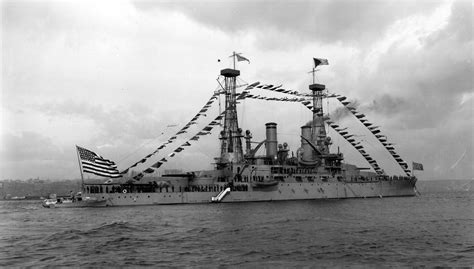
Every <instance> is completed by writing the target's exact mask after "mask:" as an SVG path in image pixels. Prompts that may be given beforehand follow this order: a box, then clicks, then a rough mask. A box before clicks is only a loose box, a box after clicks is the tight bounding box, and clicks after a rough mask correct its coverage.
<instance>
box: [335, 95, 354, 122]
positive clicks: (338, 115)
mask: <svg viewBox="0 0 474 269" xmlns="http://www.w3.org/2000/svg"><path fill="white" fill-rule="evenodd" d="M349 102H350V104H349V106H350V107H353V108H355V109H357V108H358V107H359V106H360V105H359V101H357V100H350V101H349ZM351 114H352V113H351V112H350V111H349V109H347V108H346V107H345V106H342V107H338V108H337V109H336V110H334V111H332V112H331V113H330V115H329V116H330V118H331V120H332V121H340V120H342V119H345V118H347V117H348V116H350V115H351Z"/></svg>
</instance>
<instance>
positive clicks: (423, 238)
mask: <svg viewBox="0 0 474 269" xmlns="http://www.w3.org/2000/svg"><path fill="white" fill-rule="evenodd" d="M436 184H439V183H437V182H434V183H432V182H430V183H420V184H419V185H420V186H419V189H420V191H421V192H422V196H420V197H408V198H382V199H380V198H374V199H352V200H326V201H288V202H262V203H242V204H207V205H172V206H168V205H167V206H143V207H118V208H77V209H58V208H56V209H44V208H42V207H41V205H40V202H39V201H21V202H8V201H0V266H3V267H12V266H13V267H28V266H31V267H42V266H44V267H46V266H58V267H64V266H81V267H103V266H109V267H112V266H114V267H115V266H125V267H135V266H137V265H148V266H155V267H156V266H162V267H183V266H184V267H217V266H232V267H262V266H263V267H317V266H325V267H334V266H336V267H340V266H351V267H367V266H369V267H390V266H395V267H399V266H422V265H426V266H473V265H474V189H473V190H470V191H467V190H465V189H463V188H461V189H455V188H449V184H448V185H446V184H445V186H441V187H439V186H437V185H436ZM455 184H456V183H455ZM468 184H469V185H474V184H472V182H470V183H468ZM423 185H424V186H423ZM458 185H459V184H458ZM446 186H448V188H447V187H446Z"/></svg>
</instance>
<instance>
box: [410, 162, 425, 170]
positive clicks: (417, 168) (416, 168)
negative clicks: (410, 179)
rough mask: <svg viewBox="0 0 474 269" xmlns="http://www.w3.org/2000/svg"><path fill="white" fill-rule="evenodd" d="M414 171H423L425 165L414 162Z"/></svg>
mask: <svg viewBox="0 0 474 269" xmlns="http://www.w3.org/2000/svg"><path fill="white" fill-rule="evenodd" d="M412 166H413V170H420V171H423V164H421V163H416V162H412Z"/></svg>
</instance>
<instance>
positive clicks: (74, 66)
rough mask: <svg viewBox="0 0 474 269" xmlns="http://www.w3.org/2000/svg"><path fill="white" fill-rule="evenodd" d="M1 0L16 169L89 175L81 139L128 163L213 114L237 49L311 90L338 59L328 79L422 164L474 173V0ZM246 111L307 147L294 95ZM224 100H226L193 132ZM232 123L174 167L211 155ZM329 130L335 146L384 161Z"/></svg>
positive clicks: (375, 149)
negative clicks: (202, 113) (81, 161)
mask: <svg viewBox="0 0 474 269" xmlns="http://www.w3.org/2000/svg"><path fill="white" fill-rule="evenodd" d="M1 10H2V13H1V14H2V16H1V17H2V24H1V27H2V28H1V29H2V30H1V52H2V53H1V63H2V64H1V95H0V100H1V118H0V143H1V147H0V180H1V179H28V178H38V177H39V178H41V179H53V180H56V179H75V178H80V173H79V168H78V160H77V154H76V148H75V145H80V146H82V147H85V148H88V149H90V150H92V151H94V152H96V153H98V154H100V155H102V156H104V157H105V158H108V159H111V160H114V161H115V162H117V164H118V166H119V168H120V169H125V168H127V167H128V166H130V165H131V164H133V163H134V162H136V161H138V160H140V159H141V158H142V157H144V156H146V155H147V154H148V153H150V152H152V151H154V149H155V148H157V147H158V146H159V145H160V144H161V143H163V142H164V141H166V140H167V139H168V138H169V137H170V136H172V135H173V134H174V133H175V132H176V131H177V130H179V128H180V127H181V126H184V125H185V124H186V123H187V122H188V121H189V120H190V119H191V118H192V117H193V116H194V115H195V114H196V113H197V112H198V111H199V109H200V108H201V107H202V106H203V105H204V104H205V103H206V101H207V100H208V99H209V98H210V96H211V95H212V94H213V92H214V91H215V90H216V89H218V87H219V86H218V83H217V81H216V79H217V78H218V76H219V72H220V70H221V69H223V68H228V67H230V66H231V58H229V55H231V54H232V52H234V51H236V52H239V53H242V55H243V56H245V57H246V58H248V59H249V60H250V63H247V62H239V63H238V64H237V69H239V70H240V71H241V76H240V80H239V83H241V84H245V83H253V82H256V81H259V82H261V83H267V84H274V85H280V84H282V85H283V87H284V88H286V89H291V90H298V91H301V92H308V85H309V84H310V83H311V76H310V74H308V71H310V70H311V68H312V67H313V66H312V65H313V61H312V58H313V57H318V58H326V59H328V61H329V65H327V66H321V67H320V68H319V71H318V72H317V76H316V79H317V82H318V83H322V84H325V85H326V87H327V89H328V91H329V92H330V93H336V94H342V95H344V96H347V97H348V99H349V100H351V101H352V102H354V103H356V104H357V109H358V111H360V112H361V113H364V114H365V115H366V116H367V118H368V119H369V120H370V121H371V122H373V123H375V124H377V125H378V126H380V127H381V130H382V132H383V133H384V134H386V135H387V137H388V140H389V141H390V142H392V143H394V144H395V145H396V150H397V152H398V153H399V154H400V155H401V156H402V158H403V159H404V160H405V161H407V162H408V163H410V164H411V162H412V161H415V162H419V163H422V164H423V165H424V171H417V172H416V175H417V176H418V177H419V178H420V179H427V180H431V179H472V178H473V177H474V173H473V164H474V158H473V144H474V134H473V129H474V120H473V109H474V90H473V79H472V78H473V74H474V72H473V62H472V59H473V33H472V29H473V3H472V2H471V1H463V0H457V1H456V0H455V1H452V0H447V1H437V0H436V1H434V0H425V1H408V0H402V1H399V0H397V1H391V0H386V1H380V0H377V1H376V0H362V1H355V0H335V1H329V0H317V1H304V0H298V1H281V0H279V1H277V0H256V1H48V0H44V1H24V0H22V1H8V0H7V1H2V2H1ZM218 59H220V60H221V61H218ZM255 93H256V94H260V95H266V96H277V95H275V94H274V93H271V92H265V91H260V92H259V91H257V90H255ZM279 97H283V96H279ZM325 109H326V111H327V112H329V115H330V117H331V118H332V119H333V121H335V122H336V123H338V124H340V125H341V126H347V127H348V128H349V130H350V131H351V132H352V133H354V134H356V135H357V137H358V138H359V139H360V140H361V141H362V142H363V143H364V145H365V147H366V149H367V151H368V152H369V153H370V154H371V155H372V156H374V157H375V158H376V159H377V160H378V162H379V165H380V166H381V167H382V168H383V169H384V170H385V171H386V172H387V173H389V174H402V170H401V169H400V168H399V167H398V166H397V165H396V163H395V162H394V160H393V159H391V157H390V155H389V154H388V153H387V152H386V151H385V150H384V148H383V147H382V146H381V145H380V144H379V143H378V142H377V141H376V140H375V139H374V138H373V137H372V136H371V135H370V133H369V132H367V130H365V129H364V128H363V126H362V125H361V124H360V123H358V122H357V121H356V120H355V118H354V117H353V116H352V115H351V114H348V113H347V111H345V110H344V108H343V107H342V106H341V104H339V103H338V102H337V100H332V99H331V100H328V101H325ZM238 110H239V124H240V126H241V127H242V128H243V129H244V130H247V129H250V130H251V131H252V133H253V136H254V140H255V141H262V140H264V135H265V126H264V124H265V123H266V122H276V123H277V124H278V139H279V142H287V143H288V144H289V145H290V150H292V151H295V152H296V150H297V149H298V147H299V143H300V138H299V132H300V127H301V126H302V125H304V124H305V123H306V122H308V121H309V120H310V119H311V114H310V113H309V111H307V110H306V108H304V107H303V106H301V105H298V104H293V103H274V102H268V101H262V100H245V101H242V102H241V104H239V107H238ZM218 111H219V106H218V102H216V103H215V105H214V107H213V108H212V109H211V110H210V111H209V113H208V114H209V115H207V117H204V118H202V119H200V121H199V124H198V126H196V127H193V128H194V129H192V128H191V129H190V131H189V132H188V133H187V134H185V135H184V136H183V137H182V138H180V140H179V141H178V143H179V142H180V141H186V139H187V138H190V137H191V136H193V135H194V134H195V132H197V131H199V129H200V128H202V127H204V126H205V125H206V124H207V123H208V122H209V121H211V120H212V119H213V117H214V115H217V113H218ZM175 125H176V126H175ZM217 133H218V131H214V133H213V134H212V135H209V136H206V137H203V138H202V139H201V140H200V141H199V143H195V144H193V145H192V146H191V147H189V148H186V150H185V151H183V152H181V153H180V154H178V155H177V156H176V157H174V158H172V159H170V161H169V162H168V163H166V164H165V165H164V166H163V167H162V169H182V170H184V171H188V170H199V169H209V168H211V167H212V165H211V163H212V162H213V158H214V157H216V156H218V154H219V143H218V140H217ZM329 135H330V136H331V137H332V138H333V139H332V140H333V142H334V145H333V146H332V150H333V151H337V147H339V149H340V150H341V151H342V152H343V153H344V156H345V158H346V161H347V162H349V163H354V164H357V165H359V166H361V167H368V164H367V163H365V161H364V160H363V158H362V157H361V156H360V155H358V153H357V152H356V151H355V150H354V149H352V148H351V147H350V146H349V145H348V144H347V143H346V142H345V141H343V139H341V138H340V137H338V134H337V133H335V132H334V131H331V130H330V131H329ZM178 143H177V144H176V146H178ZM169 149H171V150H172V149H174V147H172V146H171V147H169ZM167 153H169V152H167V151H166V150H165V151H163V152H162V153H161V152H160V153H159V154H158V155H157V156H155V157H154V158H152V159H151V160H150V161H151V162H150V163H146V164H144V165H143V166H139V167H138V168H139V169H138V170H140V169H146V168H147V164H152V162H153V161H156V160H159V159H160V158H162V157H164V156H166V154H167ZM410 166H411V165H410ZM87 177H92V176H87Z"/></svg>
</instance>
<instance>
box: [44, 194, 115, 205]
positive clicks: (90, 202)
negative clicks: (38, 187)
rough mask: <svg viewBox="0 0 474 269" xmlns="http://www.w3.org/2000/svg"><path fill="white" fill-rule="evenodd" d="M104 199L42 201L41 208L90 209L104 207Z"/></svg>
mask: <svg viewBox="0 0 474 269" xmlns="http://www.w3.org/2000/svg"><path fill="white" fill-rule="evenodd" d="M105 205H106V200H105V199H101V200H99V199H97V198H95V197H83V198H82V197H79V198H77V199H69V198H57V199H45V200H43V207H46V208H55V207H91V206H105Z"/></svg>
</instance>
